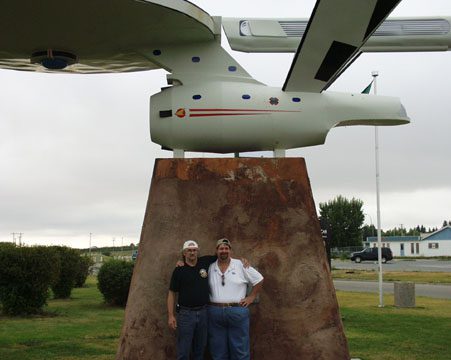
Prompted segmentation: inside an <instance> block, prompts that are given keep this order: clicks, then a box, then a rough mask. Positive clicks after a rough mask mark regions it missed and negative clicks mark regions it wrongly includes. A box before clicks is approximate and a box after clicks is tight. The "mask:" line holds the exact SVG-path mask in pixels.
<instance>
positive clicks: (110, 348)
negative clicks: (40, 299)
mask: <svg viewBox="0 0 451 360" xmlns="http://www.w3.org/2000/svg"><path fill="white" fill-rule="evenodd" d="M46 310H47V312H48V314H47V315H45V316H36V317H31V318H25V317H24V318H20V317H17V318H6V317H0V359H2V360H17V359H20V360H43V359H47V360H52V359H58V360H73V359H90V360H94V359H95V360H104V359H112V358H113V357H114V354H115V353H116V349H117V344H118V340H119V335H120V329H121V325H122V320H123V316H124V311H123V309H120V308H115V307H110V306H107V305H105V304H104V303H103V298H102V296H101V294H100V293H99V292H98V290H97V287H96V283H95V280H94V279H93V278H90V279H89V281H88V284H87V287H86V288H82V289H74V290H73V292H72V299H70V300H51V301H49V306H48V308H46Z"/></svg>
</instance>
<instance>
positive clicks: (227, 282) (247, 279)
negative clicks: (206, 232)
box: [208, 239, 263, 360]
mask: <svg viewBox="0 0 451 360" xmlns="http://www.w3.org/2000/svg"><path fill="white" fill-rule="evenodd" d="M231 250H232V246H231V244H230V241H229V240H228V239H220V240H218V242H217V244H216V255H217V256H218V260H217V261H216V262H214V263H212V264H211V265H210V268H209V271H208V273H209V274H208V282H209V285H210V305H209V306H208V340H209V341H208V344H209V348H210V352H211V355H212V357H213V360H249V359H250V346H249V309H248V306H249V305H250V304H252V302H253V301H254V300H255V297H256V296H257V294H258V292H259V291H260V290H261V288H262V285H263V276H262V275H261V274H260V273H259V272H258V271H257V270H255V269H254V268H253V267H248V268H247V269H246V268H244V266H243V263H242V262H241V261H240V260H237V259H232V258H231ZM247 284H251V285H252V286H253V289H252V292H251V293H250V294H249V295H248V296H246V290H247Z"/></svg>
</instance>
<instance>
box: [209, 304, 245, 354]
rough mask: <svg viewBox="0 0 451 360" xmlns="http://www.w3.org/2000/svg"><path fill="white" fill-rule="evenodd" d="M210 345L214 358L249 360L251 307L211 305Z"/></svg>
mask: <svg viewBox="0 0 451 360" xmlns="http://www.w3.org/2000/svg"><path fill="white" fill-rule="evenodd" d="M208 345H209V348H210V353H211V356H212V358H213V360H249V359H250V346H249V309H248V308H245V307H225V308H222V307H218V306H209V307H208Z"/></svg>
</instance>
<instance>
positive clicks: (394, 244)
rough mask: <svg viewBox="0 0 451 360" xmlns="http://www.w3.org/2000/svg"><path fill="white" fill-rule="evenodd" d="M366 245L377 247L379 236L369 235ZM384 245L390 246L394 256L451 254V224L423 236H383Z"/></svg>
mask: <svg viewBox="0 0 451 360" xmlns="http://www.w3.org/2000/svg"><path fill="white" fill-rule="evenodd" d="M366 240H367V242H366V244H365V245H366V246H367V247H368V246H370V247H376V246H377V237H376V236H370V237H367V239H366ZM382 247H389V248H390V249H391V251H392V253H393V256H397V257H404V256H405V257H409V256H426V257H429V256H451V226H445V227H443V228H441V229H440V230H437V231H435V232H433V233H431V234H424V235H421V236H382Z"/></svg>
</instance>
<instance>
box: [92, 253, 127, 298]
mask: <svg viewBox="0 0 451 360" xmlns="http://www.w3.org/2000/svg"><path fill="white" fill-rule="evenodd" d="M133 266H134V264H133V263H132V262H128V261H124V260H110V261H108V262H106V263H105V264H103V265H102V267H101V268H100V270H99V274H98V275H97V280H98V282H97V287H98V288H99V290H100V292H101V293H102V295H103V298H104V299H105V302H106V303H108V304H111V305H119V306H125V305H126V303H127V298H128V291H129V289H130V282H131V280H132V274H133Z"/></svg>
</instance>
